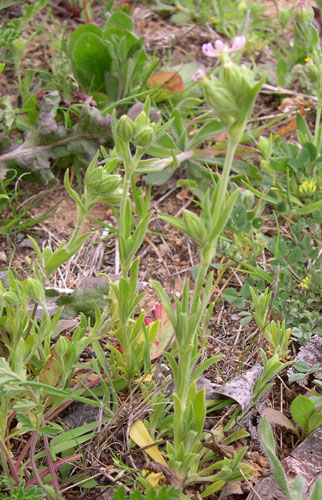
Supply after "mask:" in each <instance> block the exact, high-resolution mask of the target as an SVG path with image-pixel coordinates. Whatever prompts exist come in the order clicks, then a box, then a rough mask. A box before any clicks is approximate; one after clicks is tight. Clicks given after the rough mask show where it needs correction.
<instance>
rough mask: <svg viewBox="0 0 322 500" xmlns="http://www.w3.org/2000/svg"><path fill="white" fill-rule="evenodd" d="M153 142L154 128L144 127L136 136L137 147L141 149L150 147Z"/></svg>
mask: <svg viewBox="0 0 322 500" xmlns="http://www.w3.org/2000/svg"><path fill="white" fill-rule="evenodd" d="M152 140H153V129H152V127H143V128H142V129H141V130H140V131H139V132H138V133H137V134H136V136H135V145H136V146H140V147H141V148H146V147H148V146H149V145H150V144H151V142H152Z"/></svg>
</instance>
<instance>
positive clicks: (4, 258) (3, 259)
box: [0, 252, 8, 264]
mask: <svg viewBox="0 0 322 500" xmlns="http://www.w3.org/2000/svg"><path fill="white" fill-rule="evenodd" d="M0 262H3V264H6V263H7V262H8V257H7V256H6V254H5V252H0Z"/></svg>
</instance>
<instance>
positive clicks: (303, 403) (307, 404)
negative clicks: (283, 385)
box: [291, 394, 316, 430]
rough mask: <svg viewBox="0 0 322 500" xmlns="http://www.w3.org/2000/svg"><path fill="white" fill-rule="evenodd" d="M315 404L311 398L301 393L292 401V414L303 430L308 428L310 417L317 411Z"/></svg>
mask: <svg viewBox="0 0 322 500" xmlns="http://www.w3.org/2000/svg"><path fill="white" fill-rule="evenodd" d="M315 408H316V407H315V404H314V403H313V401H311V400H310V399H309V398H307V397H305V396H302V395H301V394H299V395H298V396H296V398H295V399H294V400H293V401H292V404H291V414H292V417H293V419H294V420H295V422H296V423H298V424H299V425H300V426H301V427H302V429H303V430H305V429H307V426H308V423H309V418H310V416H311V415H312V413H314V412H315Z"/></svg>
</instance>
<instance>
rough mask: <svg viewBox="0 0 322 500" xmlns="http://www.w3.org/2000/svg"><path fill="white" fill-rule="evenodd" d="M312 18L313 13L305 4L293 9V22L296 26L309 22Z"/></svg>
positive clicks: (301, 3)
mask: <svg viewBox="0 0 322 500" xmlns="http://www.w3.org/2000/svg"><path fill="white" fill-rule="evenodd" d="M313 18H314V12H313V9H312V7H311V6H310V5H308V4H306V3H305V2H300V3H299V4H297V7H296V9H295V21H296V22H297V23H298V24H301V23H307V22H311V21H312V19H313Z"/></svg>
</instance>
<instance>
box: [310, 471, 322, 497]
mask: <svg viewBox="0 0 322 500" xmlns="http://www.w3.org/2000/svg"><path fill="white" fill-rule="evenodd" d="M321 498H322V475H321V476H319V477H318V479H317V480H316V481H315V483H314V488H313V491H312V494H311V497H310V500H320V499H321Z"/></svg>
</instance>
